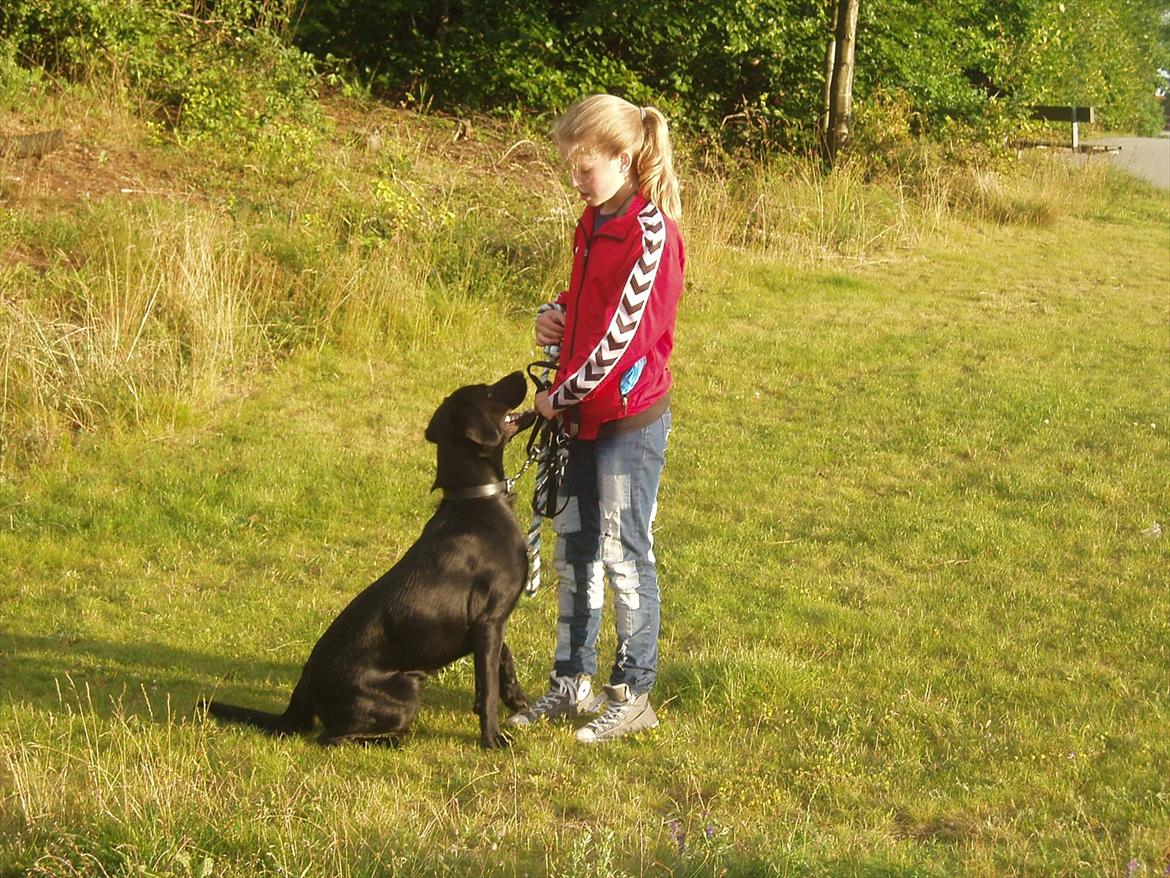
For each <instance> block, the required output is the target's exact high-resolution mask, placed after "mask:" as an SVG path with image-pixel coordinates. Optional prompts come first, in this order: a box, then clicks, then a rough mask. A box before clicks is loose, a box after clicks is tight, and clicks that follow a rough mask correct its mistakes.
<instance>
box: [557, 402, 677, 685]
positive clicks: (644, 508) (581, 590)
mask: <svg viewBox="0 0 1170 878" xmlns="http://www.w3.org/2000/svg"><path fill="white" fill-rule="evenodd" d="M669 433H670V412H669V411H667V412H666V413H664V414H663V416H662V417H661V418H659V419H658V420H657V421H655V422H654V423H652V424H649V425H648V426H646V427H643V428H641V429H638V430H632V431H630V432H628V433H621V434H618V435H616V436H611V437H606V438H602V439H593V440H574V441H573V443H572V444H571V445H570V447H569V461H568V465H567V466H566V468H565V478H564V482H563V488H562V490H563V492H564V495H565V499H564V500H563V501H562V502H564V503H565V507H564V509H563V511H562V512H561V514H560V515H558V516H557V517H556V519H555V520H554V523H553V526H554V529H555V530H556V533H557V542H556V551H555V553H554V562H553V563H554V566H555V567H556V571H557V580H558V583H557V596H558V603H559V614H558V617H557V652H556V661H555V664H554V665H553V672H554V673H555V674H556V675H557V676H558V677H560V676H566V677H571V676H576V675H577V674H590V675H592V674H593V673H595V672H596V670H597V649H596V645H597V633H598V630H599V629H600V628H601V608H602V603H603V600H604V597H605V586H606V583H608V584H609V588H610V590H611V591H612V592H613V604H614V626H615V628H616V631H617V656H616V658H615V659H614V664H613V669H612V671H611V672H610V683H611V684H613V685H618V684H621V683H625V684H626V685H628V686H629V687H630V691H631V693H632V694H634V695H641V694H642V693H644V692H649V691H650V688H651V687H652V686H653V685H654V679H655V676H656V675H657V672H658V626H659V594H658V576H657V572H656V570H655V562H654V537H653V534H652V532H651V529H652V527H653V525H654V515H655V513H656V512H657V509H658V482H659V478H660V476H661V475H662V464H663V460H664V458H665V455H666V439H667V436H668V434H669Z"/></svg>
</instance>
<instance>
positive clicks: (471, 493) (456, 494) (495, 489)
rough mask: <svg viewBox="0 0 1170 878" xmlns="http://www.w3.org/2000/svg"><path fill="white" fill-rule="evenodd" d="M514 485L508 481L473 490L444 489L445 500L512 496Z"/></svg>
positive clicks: (473, 488) (478, 486) (480, 486)
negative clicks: (498, 495) (499, 495)
mask: <svg viewBox="0 0 1170 878" xmlns="http://www.w3.org/2000/svg"><path fill="white" fill-rule="evenodd" d="M511 492H512V485H511V484H510V483H509V482H508V481H503V482H492V483H491V484H490V485H476V486H475V487H472V488H443V499H444V500H478V499H479V498H481V497H494V496H496V495H497V494H510V493H511Z"/></svg>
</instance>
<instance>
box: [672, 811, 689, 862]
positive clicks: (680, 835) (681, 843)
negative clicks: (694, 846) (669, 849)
mask: <svg viewBox="0 0 1170 878" xmlns="http://www.w3.org/2000/svg"><path fill="white" fill-rule="evenodd" d="M670 834H671V835H672V836H673V837H674V840H675V841H676V842H677V843H678V853H679V856H682V855H683V854H684V853H686V850H687V834H686V832H685V831H684V830H683V828H682V824H681V823H679V821H677V820H671V821H670Z"/></svg>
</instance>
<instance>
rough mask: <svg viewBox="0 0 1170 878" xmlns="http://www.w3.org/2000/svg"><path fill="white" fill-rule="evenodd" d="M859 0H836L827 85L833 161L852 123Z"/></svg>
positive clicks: (830, 148) (830, 154) (843, 143)
mask: <svg viewBox="0 0 1170 878" xmlns="http://www.w3.org/2000/svg"><path fill="white" fill-rule="evenodd" d="M857 5H858V0H836V11H835V13H834V15H833V23H834V26H835V27H834V34H833V43H834V56H835V57H834V59H833V78H832V81H831V83H830V84H829V119H828V138H827V140H828V150H827V151H828V160H829V164H830V165H831V164H833V162H835V161H836V159H837V156H838V154H839V153H840V152H841V150H842V149H844V148H845V144H846V142H848V140H849V133H850V129H851V127H852V124H853V55H854V49H855V47H856V44H857Z"/></svg>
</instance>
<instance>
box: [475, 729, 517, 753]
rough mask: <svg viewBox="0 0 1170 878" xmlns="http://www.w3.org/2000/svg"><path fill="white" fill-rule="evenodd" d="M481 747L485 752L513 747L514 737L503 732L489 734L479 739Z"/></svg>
mask: <svg viewBox="0 0 1170 878" xmlns="http://www.w3.org/2000/svg"><path fill="white" fill-rule="evenodd" d="M479 746H481V747H483V749H485V750H503V749H504V748H506V747H511V746H512V736H511V735H508V734H505V733H504V732H501V731H497V732H496V733H495V734H494V735H493V734H487V735H484V736H483V737H482V738H480V739H479Z"/></svg>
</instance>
